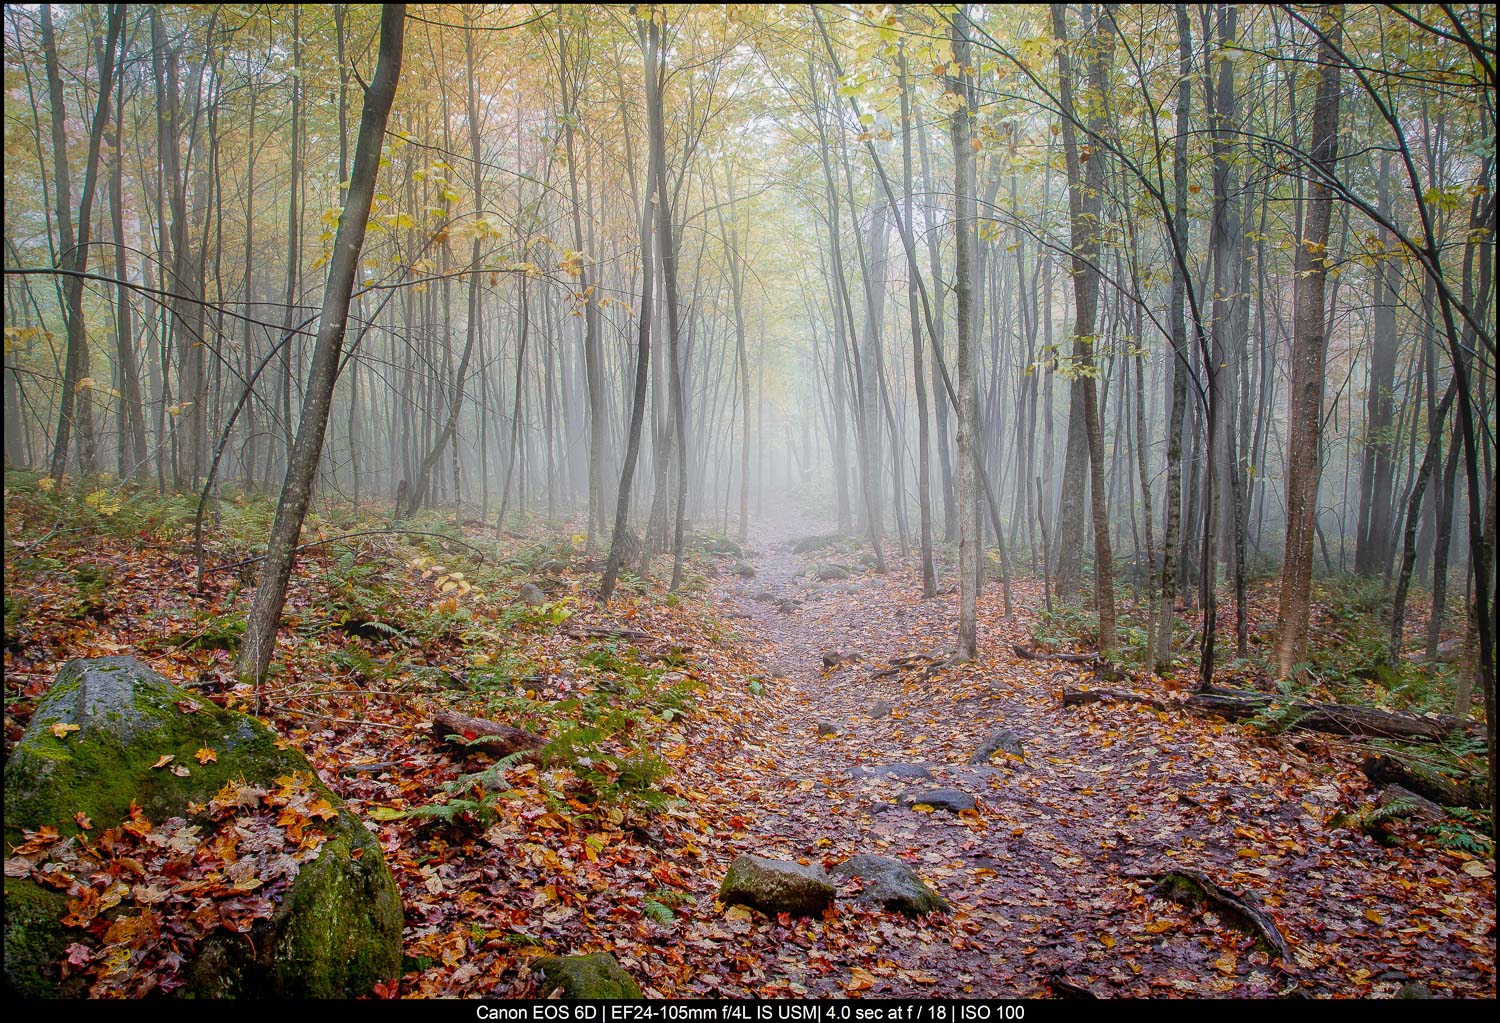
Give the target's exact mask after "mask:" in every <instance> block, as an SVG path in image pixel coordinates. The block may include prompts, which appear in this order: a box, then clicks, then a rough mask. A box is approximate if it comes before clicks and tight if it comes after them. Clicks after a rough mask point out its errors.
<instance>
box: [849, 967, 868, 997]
mask: <svg viewBox="0 0 1500 1023" xmlns="http://www.w3.org/2000/svg"><path fill="white" fill-rule="evenodd" d="M874 986H875V974H873V973H871V972H870V971H869V970H866V969H864V968H863V967H859V966H856V967H855V968H854V969H852V970H850V971H849V980H848V981H847V982H846V983H845V984H844V989H845V990H846V991H868V990H870V988H872V987H874Z"/></svg>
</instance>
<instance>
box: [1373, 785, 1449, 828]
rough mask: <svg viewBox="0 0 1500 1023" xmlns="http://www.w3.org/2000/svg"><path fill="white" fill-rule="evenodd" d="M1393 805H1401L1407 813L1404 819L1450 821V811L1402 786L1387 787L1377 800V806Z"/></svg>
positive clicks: (1381, 791) (1382, 790) (1404, 814)
mask: <svg viewBox="0 0 1500 1023" xmlns="http://www.w3.org/2000/svg"><path fill="white" fill-rule="evenodd" d="M1392 803H1400V804H1401V806H1402V808H1404V810H1405V812H1404V813H1403V814H1402V816H1404V817H1414V818H1416V819H1417V820H1419V821H1429V822H1436V821H1443V820H1447V819H1448V811H1447V810H1444V809H1443V808H1442V807H1441V806H1439V805H1438V804H1437V803H1434V802H1433V801H1432V800H1430V799H1428V798H1427V797H1426V796H1419V795H1417V794H1416V793H1415V792H1413V791H1412V790H1411V789H1408V788H1404V787H1402V786H1400V785H1387V786H1386V787H1385V788H1383V789H1381V790H1380V795H1379V796H1377V797H1376V798H1375V804H1376V805H1377V806H1390V805H1391V804H1392Z"/></svg>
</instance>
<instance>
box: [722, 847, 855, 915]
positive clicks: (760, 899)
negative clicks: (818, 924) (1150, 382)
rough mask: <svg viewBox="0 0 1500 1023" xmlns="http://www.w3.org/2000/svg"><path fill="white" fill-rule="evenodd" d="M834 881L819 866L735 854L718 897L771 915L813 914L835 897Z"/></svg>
mask: <svg viewBox="0 0 1500 1023" xmlns="http://www.w3.org/2000/svg"><path fill="white" fill-rule="evenodd" d="M834 894H835V892H834V888H833V882H831V881H830V880H829V879H828V875H827V874H825V873H823V869H822V868H821V867H804V866H803V865H802V864H800V863H788V862H785V861H783V860H770V859H766V858H765V857H762V856H750V855H744V856H738V857H736V858H735V861H734V862H733V863H731V864H730V865H729V872H728V873H727V874H725V875H724V883H723V884H722V885H720V886H719V900H720V901H721V902H723V903H724V904H725V905H744V906H749V907H751V908H752V909H758V910H760V911H761V912H762V913H766V914H768V915H771V916H774V915H776V914H777V913H790V914H791V915H793V916H816V915H817V914H819V913H821V912H823V910H824V909H825V908H827V907H828V906H829V905H830V904H831V903H832V902H833V898H834Z"/></svg>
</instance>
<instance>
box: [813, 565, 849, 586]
mask: <svg viewBox="0 0 1500 1023" xmlns="http://www.w3.org/2000/svg"><path fill="white" fill-rule="evenodd" d="M813 575H814V576H815V577H816V578H817V579H818V581H819V582H824V583H826V582H833V581H834V580H841V579H847V578H849V569H848V568H846V567H845V566H843V565H838V564H834V563H832V562H829V563H827V564H823V565H819V566H818V567H817V568H815V569H813Z"/></svg>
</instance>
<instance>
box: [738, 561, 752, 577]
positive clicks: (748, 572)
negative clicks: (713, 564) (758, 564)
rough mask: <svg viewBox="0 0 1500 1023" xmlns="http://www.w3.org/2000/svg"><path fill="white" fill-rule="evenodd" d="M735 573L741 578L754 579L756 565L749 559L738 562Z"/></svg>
mask: <svg viewBox="0 0 1500 1023" xmlns="http://www.w3.org/2000/svg"><path fill="white" fill-rule="evenodd" d="M734 574H735V575H737V576H739V577H740V578H741V579H754V578H755V566H754V565H752V564H750V562H748V561H741V562H738V563H736V564H735V566H734Z"/></svg>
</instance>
